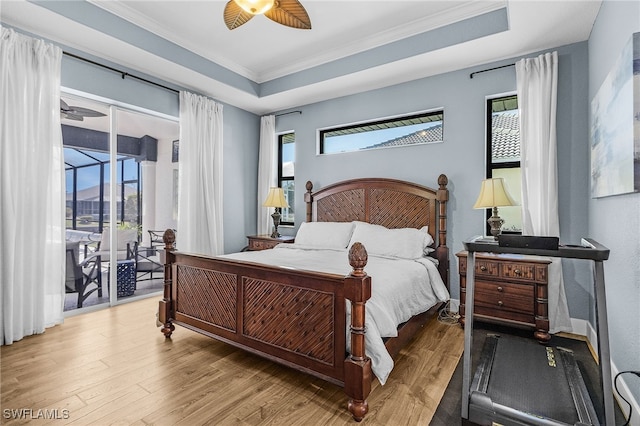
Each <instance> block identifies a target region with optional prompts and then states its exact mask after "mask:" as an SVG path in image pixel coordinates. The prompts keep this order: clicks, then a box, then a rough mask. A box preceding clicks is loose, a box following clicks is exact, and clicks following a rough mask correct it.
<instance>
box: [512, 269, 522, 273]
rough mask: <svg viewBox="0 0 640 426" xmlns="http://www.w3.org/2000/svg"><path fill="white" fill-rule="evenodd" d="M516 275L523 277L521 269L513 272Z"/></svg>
mask: <svg viewBox="0 0 640 426" xmlns="http://www.w3.org/2000/svg"><path fill="white" fill-rule="evenodd" d="M513 272H514V273H515V274H516V275H522V271H521V270H520V269H517V268H516V269H514V271H513Z"/></svg>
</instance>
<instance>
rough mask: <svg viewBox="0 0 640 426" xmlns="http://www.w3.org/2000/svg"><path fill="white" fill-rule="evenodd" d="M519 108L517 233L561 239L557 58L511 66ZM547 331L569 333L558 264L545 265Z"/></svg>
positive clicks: (542, 57)
mask: <svg viewBox="0 0 640 426" xmlns="http://www.w3.org/2000/svg"><path fill="white" fill-rule="evenodd" d="M516 79H517V86H518V105H519V108H520V138H521V160H520V164H521V170H522V216H523V217H522V233H523V234H525V235H540V236H552V237H559V236H560V224H559V219H558V173H557V162H556V156H557V155H556V104H557V92H558V54H557V52H553V53H546V54H544V55H540V56H538V57H537V58H531V59H521V60H520V61H518V62H517V63H516ZM548 290H549V322H550V324H549V325H550V332H551V333H557V332H560V331H571V319H570V317H569V309H568V308H567V298H566V295H565V291H564V281H563V278H562V263H561V260H560V259H558V258H554V260H553V263H552V264H551V265H550V266H549V288H548Z"/></svg>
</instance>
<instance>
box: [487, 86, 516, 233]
mask: <svg viewBox="0 0 640 426" xmlns="http://www.w3.org/2000/svg"><path fill="white" fill-rule="evenodd" d="M509 98H515V99H516V102H517V100H518V94H517V92H507V93H502V94H499V95H494V96H488V97H487V98H486V104H485V105H486V108H485V113H486V118H485V123H486V146H485V166H486V170H485V175H486V178H487V179H488V178H491V177H493V171H494V170H499V169H517V168H519V169H520V168H521V167H522V162H521V161H503V162H496V163H494V162H493V154H492V152H493V126H492V124H493V102H495V101H498V100H504V99H509ZM517 109H518V108H517ZM492 215H493V212H492V209H490V208H489V209H485V227H486V229H485V232H486V233H485V235H491V227H490V226H489V223H487V222H486V220H488V219H489V218H490V217H491V216H492ZM502 233H503V234H514V235H521V234H522V230H520V231H509V230H502Z"/></svg>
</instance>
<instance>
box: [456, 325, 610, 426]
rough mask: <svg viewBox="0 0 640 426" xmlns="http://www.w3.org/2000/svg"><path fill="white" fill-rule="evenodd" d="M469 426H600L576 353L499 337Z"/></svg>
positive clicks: (490, 339) (483, 367)
mask: <svg viewBox="0 0 640 426" xmlns="http://www.w3.org/2000/svg"><path fill="white" fill-rule="evenodd" d="M466 424H477V425H495V424H499V425H505V426H507V425H509V426H511V425H553V426H564V425H574V426H578V425H579V426H600V423H599V421H598V417H597V414H596V411H595V409H594V406H593V404H592V402H591V399H590V397H589V393H588V391H587V387H586V385H585V383H584V380H583V378H582V374H581V373H580V369H579V368H578V365H577V363H576V361H575V359H574V357H573V352H572V351H571V350H569V349H565V348H562V347H551V346H543V345H541V344H540V343H538V342H537V341H533V340H530V339H525V338H518V337H513V336H500V335H496V334H489V335H488V336H487V338H486V340H485V342H484V346H483V349H482V352H481V355H480V360H479V362H478V367H477V369H476V373H475V376H474V378H473V382H472V384H471V389H470V396H469V419H468V421H467V422H466Z"/></svg>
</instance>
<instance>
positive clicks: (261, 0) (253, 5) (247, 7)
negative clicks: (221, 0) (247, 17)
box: [233, 0, 275, 15]
mask: <svg viewBox="0 0 640 426" xmlns="http://www.w3.org/2000/svg"><path fill="white" fill-rule="evenodd" d="M233 1H235V2H236V4H237V5H238V6H240V7H241V8H242V9H243V10H244V11H246V12H247V13H250V14H252V15H261V14H263V13H265V12H267V11H268V10H269V9H271V8H272V7H273V3H275V1H274V0H233Z"/></svg>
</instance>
